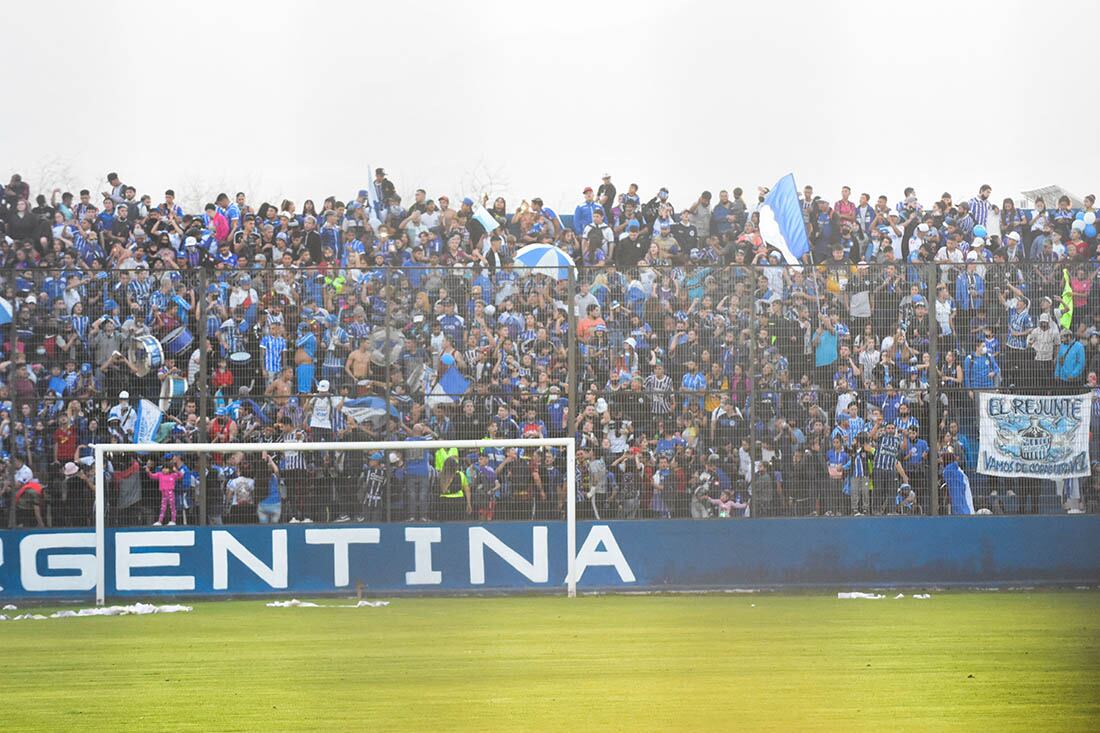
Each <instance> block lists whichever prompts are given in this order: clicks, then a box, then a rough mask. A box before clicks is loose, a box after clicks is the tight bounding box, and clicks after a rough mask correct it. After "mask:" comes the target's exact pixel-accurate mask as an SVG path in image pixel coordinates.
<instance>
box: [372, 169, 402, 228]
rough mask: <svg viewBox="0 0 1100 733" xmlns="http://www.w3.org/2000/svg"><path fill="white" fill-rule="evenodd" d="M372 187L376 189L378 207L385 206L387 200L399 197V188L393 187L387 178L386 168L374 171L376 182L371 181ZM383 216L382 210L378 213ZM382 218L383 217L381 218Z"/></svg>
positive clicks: (375, 198) (375, 195)
mask: <svg viewBox="0 0 1100 733" xmlns="http://www.w3.org/2000/svg"><path fill="white" fill-rule="evenodd" d="M371 185H372V186H373V187H374V200H375V201H376V202H377V203H376V204H375V205H376V206H379V207H381V206H383V205H385V202H386V200H387V199H390V198H393V197H395V196H397V188H396V187H395V186H394V185H393V181H391V180H390V179H389V178H386V171H385V169H384V168H375V169H374V180H373V181H371ZM378 213H379V215H381V213H382V212H381V209H379V211H378ZM379 218H381V216H380V217H379Z"/></svg>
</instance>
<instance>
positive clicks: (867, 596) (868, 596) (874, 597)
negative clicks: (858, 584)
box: [836, 593, 886, 601]
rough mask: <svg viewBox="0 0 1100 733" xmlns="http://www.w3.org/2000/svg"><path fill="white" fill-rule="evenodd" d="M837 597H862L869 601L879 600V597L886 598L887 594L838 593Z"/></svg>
mask: <svg viewBox="0 0 1100 733" xmlns="http://www.w3.org/2000/svg"><path fill="white" fill-rule="evenodd" d="M836 597H837V598H838V599H839V600H842V601H846V600H852V599H860V598H865V599H867V600H869V601H877V600H878V599H879V598H885V597H886V596H884V595H881V594H879V593H837V594H836Z"/></svg>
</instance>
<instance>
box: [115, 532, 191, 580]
mask: <svg viewBox="0 0 1100 733" xmlns="http://www.w3.org/2000/svg"><path fill="white" fill-rule="evenodd" d="M194 546H195V533H194V531H192V530H174V531H156V532H118V533H116V534H115V587H116V588H117V589H118V590H195V576H194V575H131V574H130V571H131V570H133V569H134V568H178V567H179V566H180V554H179V553H178V552H131V550H132V549H133V548H135V547H194Z"/></svg>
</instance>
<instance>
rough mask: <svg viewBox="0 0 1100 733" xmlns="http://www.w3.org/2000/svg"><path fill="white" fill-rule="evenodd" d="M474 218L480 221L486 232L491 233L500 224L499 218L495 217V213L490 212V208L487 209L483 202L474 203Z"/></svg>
mask: <svg viewBox="0 0 1100 733" xmlns="http://www.w3.org/2000/svg"><path fill="white" fill-rule="evenodd" d="M474 219H475V220H476V221H477V222H478V223H480V224H481V226H483V227H485V233H486V234H489V233H491V232H492V231H493V230H494V229H496V228H497V227H499V226H500V224H499V223H498V222H497V220H496V219H494V218H493V215H492V214H490V213H489V212H488V210H486V208H485V207H484V206H482V205H481V204H475V205H474Z"/></svg>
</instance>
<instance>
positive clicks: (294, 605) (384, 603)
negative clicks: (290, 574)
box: [267, 598, 390, 608]
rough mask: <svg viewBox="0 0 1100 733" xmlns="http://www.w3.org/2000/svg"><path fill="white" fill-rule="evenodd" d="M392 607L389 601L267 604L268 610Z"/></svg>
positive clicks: (281, 602) (294, 601)
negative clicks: (333, 603)
mask: <svg viewBox="0 0 1100 733" xmlns="http://www.w3.org/2000/svg"><path fill="white" fill-rule="evenodd" d="M388 605H390V602H389V601H359V602H358V603H354V604H347V603H345V604H338V605H332V606H322V605H320V604H318V603H310V602H309V601H299V600H298V599H297V598H292V599H291V600H289V601H272V602H271V603H269V604H267V607H268V608H381V607H382V606H388Z"/></svg>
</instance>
